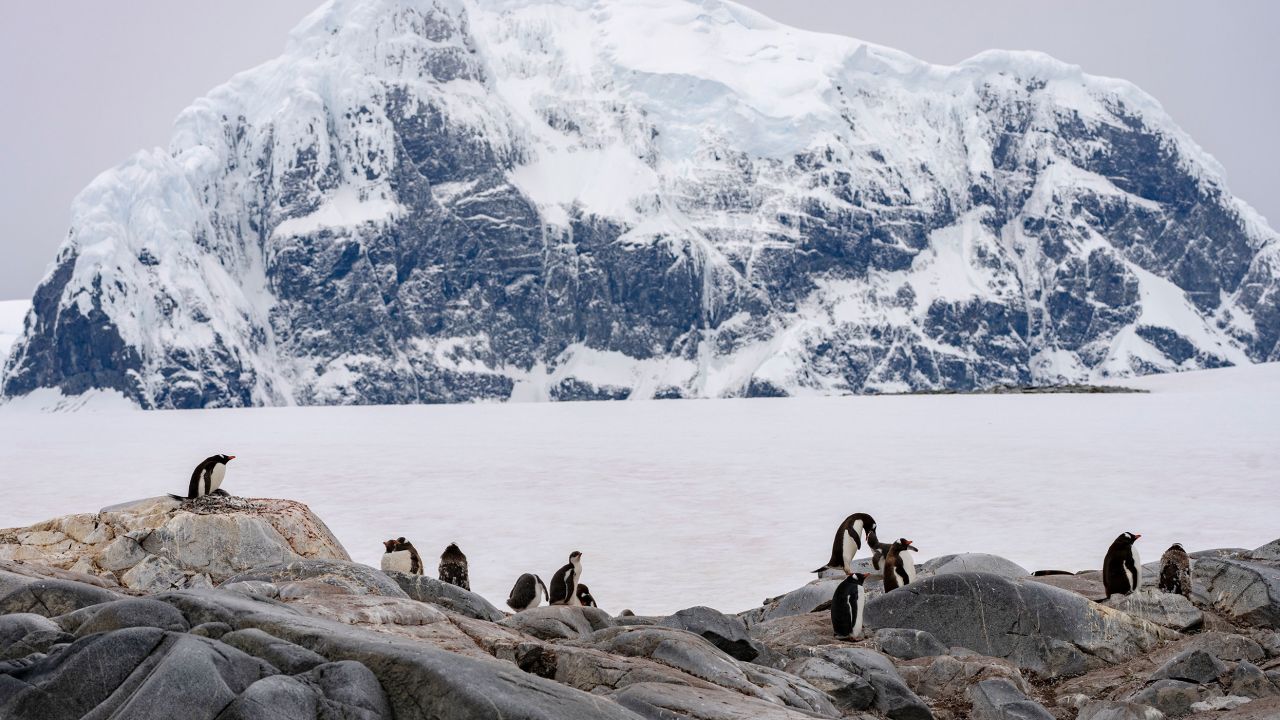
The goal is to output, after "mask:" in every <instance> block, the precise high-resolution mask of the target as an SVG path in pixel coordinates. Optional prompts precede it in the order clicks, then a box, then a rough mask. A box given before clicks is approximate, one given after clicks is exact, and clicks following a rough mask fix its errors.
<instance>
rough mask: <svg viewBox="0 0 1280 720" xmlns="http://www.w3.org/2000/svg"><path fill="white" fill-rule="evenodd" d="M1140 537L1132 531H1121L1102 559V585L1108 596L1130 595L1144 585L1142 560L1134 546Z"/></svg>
mask: <svg viewBox="0 0 1280 720" xmlns="http://www.w3.org/2000/svg"><path fill="white" fill-rule="evenodd" d="M1140 537H1142V536H1141V535H1135V534H1134V533H1131V532H1126V533H1120V535H1119V537H1117V538H1116V539H1115V541H1114V542H1112V543H1111V547H1109V548H1107V554H1106V556H1105V557H1104V558H1103V559H1102V587H1103V588H1105V589H1106V591H1107V598H1110V597H1111V596H1112V595H1128V594H1129V593H1131V592H1133V591H1134V590H1137V589H1138V588H1140V587H1142V560H1140V559H1139V558H1138V549H1137V548H1135V547H1134V546H1133V544H1134V543H1135V542H1137V541H1138V538H1140Z"/></svg>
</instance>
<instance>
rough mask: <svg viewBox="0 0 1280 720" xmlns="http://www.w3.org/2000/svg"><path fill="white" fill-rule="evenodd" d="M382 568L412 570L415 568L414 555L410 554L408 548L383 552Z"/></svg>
mask: <svg viewBox="0 0 1280 720" xmlns="http://www.w3.org/2000/svg"><path fill="white" fill-rule="evenodd" d="M382 569H383V570H384V571H391V570H394V571H396V572H402V573H407V572H411V571H412V570H413V556H412V555H410V554H409V551H408V550H397V551H395V552H389V553H383V554H382Z"/></svg>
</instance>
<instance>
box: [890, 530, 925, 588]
mask: <svg viewBox="0 0 1280 720" xmlns="http://www.w3.org/2000/svg"><path fill="white" fill-rule="evenodd" d="M917 551H918V548H916V546H915V545H913V544H911V541H910V540H908V539H906V538H898V540H897V542H895V543H894V544H892V545H890V546H889V552H887V553H885V555H884V591H885V592H889V591H890V590H896V589H897V588H899V587H900V586H902V585H910V584H911V583H913V582H915V579H916V561H915V559H914V558H912V557H911V553H913V552H917Z"/></svg>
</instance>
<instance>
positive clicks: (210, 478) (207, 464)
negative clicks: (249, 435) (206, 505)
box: [169, 455, 236, 500]
mask: <svg viewBox="0 0 1280 720" xmlns="http://www.w3.org/2000/svg"><path fill="white" fill-rule="evenodd" d="M235 459H236V456H235V455H211V456H209V457H207V458H205V459H204V460H203V461H202V462H201V463H200V464H199V465H197V466H196V469H195V470H192V471H191V482H190V484H189V485H188V486H187V496H186V497H182V496H181V495H169V497H171V498H173V499H174V500H194V499H196V498H198V497H204V496H205V495H227V494H228V493H227V491H226V490H223V489H222V487H221V486H222V479H223V478H224V477H226V476H227V463H229V462H231V461H232V460H235Z"/></svg>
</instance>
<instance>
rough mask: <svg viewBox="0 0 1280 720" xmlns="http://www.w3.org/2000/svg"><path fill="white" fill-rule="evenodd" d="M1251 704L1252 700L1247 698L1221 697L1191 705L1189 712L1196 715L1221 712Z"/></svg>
mask: <svg viewBox="0 0 1280 720" xmlns="http://www.w3.org/2000/svg"><path fill="white" fill-rule="evenodd" d="M1251 702H1253V700H1252V699H1250V698H1247V697H1241V696H1239V695H1223V696H1220V697H1211V698H1209V699H1208V700H1201V701H1200V702H1196V703H1191V711H1192V712H1196V713H1202V712H1221V711H1223V710H1234V709H1236V708H1238V707H1240V706H1241V705H1247V704H1249V703H1251Z"/></svg>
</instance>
